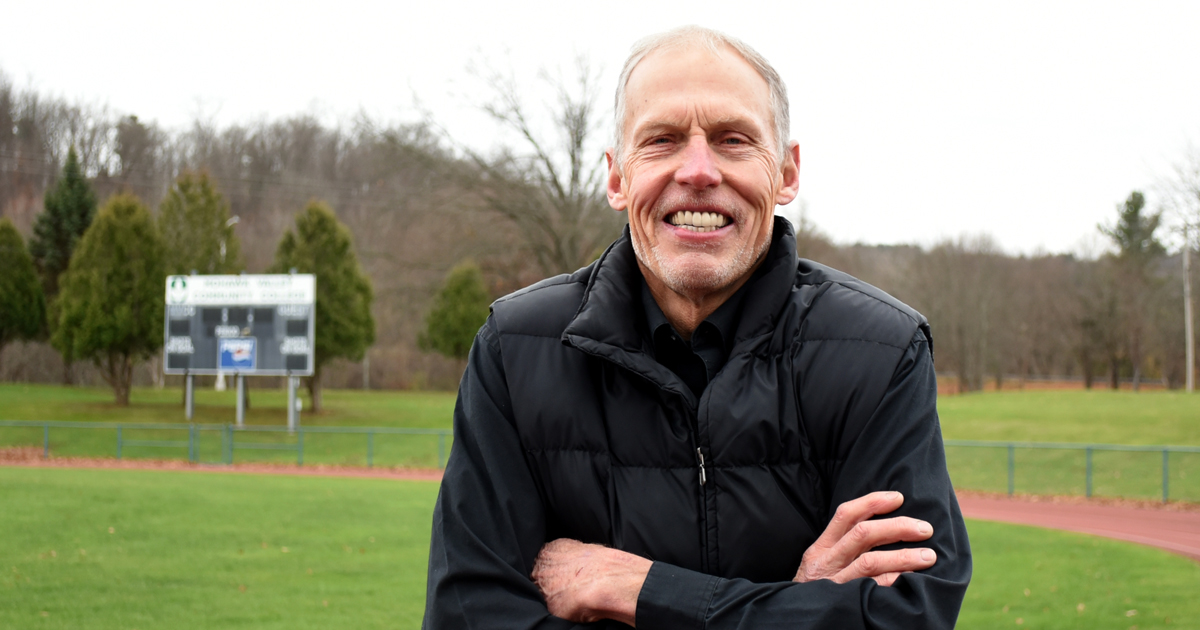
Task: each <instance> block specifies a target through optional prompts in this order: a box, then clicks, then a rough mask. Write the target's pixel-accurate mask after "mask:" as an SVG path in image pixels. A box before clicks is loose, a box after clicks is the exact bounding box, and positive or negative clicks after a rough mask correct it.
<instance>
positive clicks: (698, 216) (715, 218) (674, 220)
mask: <svg viewBox="0 0 1200 630" xmlns="http://www.w3.org/2000/svg"><path fill="white" fill-rule="evenodd" d="M671 224H672V225H677V226H679V227H681V228H684V229H687V230H691V231H692V232H702V233H703V232H712V231H713V230H716V229H719V228H723V227H725V226H726V225H729V218H728V217H726V216H725V215H723V214H718V213H716V212H691V211H689V210H683V211H681V212H676V213H675V214H673V215H671Z"/></svg>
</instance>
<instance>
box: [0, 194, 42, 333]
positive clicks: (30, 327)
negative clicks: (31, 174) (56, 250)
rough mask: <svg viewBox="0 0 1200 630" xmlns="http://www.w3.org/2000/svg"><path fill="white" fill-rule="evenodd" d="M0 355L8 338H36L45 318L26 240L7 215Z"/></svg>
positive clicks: (1, 236) (0, 247)
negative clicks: (26, 247)
mask: <svg viewBox="0 0 1200 630" xmlns="http://www.w3.org/2000/svg"><path fill="white" fill-rule="evenodd" d="M0 269H3V270H4V271H3V273H0V355H3V353H4V346H5V345H7V344H8V343H9V342H12V341H18V340H21V339H33V338H35V337H37V336H38V333H40V332H41V330H42V323H43V322H44V321H45V317H46V315H45V303H44V301H43V298H42V286H41V283H40V282H38V277H37V270H35V269H34V266H33V259H32V258H30V256H29V252H28V251H27V250H26V249H25V240H24V239H22V238H21V234H20V232H17V228H15V227H13V224H12V222H11V221H9V220H8V219H7V218H3V219H0Z"/></svg>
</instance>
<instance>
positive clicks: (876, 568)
mask: <svg viewBox="0 0 1200 630" xmlns="http://www.w3.org/2000/svg"><path fill="white" fill-rule="evenodd" d="M935 562H937V553H935V552H934V551H933V550H932V549H896V550H894V551H871V552H868V553H864V554H863V555H861V556H859V557H858V559H857V560H855V561H854V562H852V563H850V566H848V567H846V568H845V569H842V571H841V572H839V573H838V574H837V575H835V576H833V581H834V582H837V583H839V584H843V583H846V582H849V581H850V580H856V579H858V578H864V577H866V578H883V580H884V581H887V580H888V578H887V576H888V574H891V573H895V574H899V573H905V572H908V571H920V570H922V569H928V568H929V567H931V566H933V564H934V563H935ZM895 581H896V578H895V577H892V578H890V581H888V583H887V584H884V582H883V581H881V580H879V579H876V582H879V583H880V584H883V585H884V586H890V585H891V583H892V582H895Z"/></svg>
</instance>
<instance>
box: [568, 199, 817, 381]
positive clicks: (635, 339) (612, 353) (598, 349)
mask: <svg viewBox="0 0 1200 630" xmlns="http://www.w3.org/2000/svg"><path fill="white" fill-rule="evenodd" d="M773 230H774V231H773V235H772V241H771V247H770V249H769V250H768V251H767V256H766V260H764V261H763V267H762V268H761V269H760V271H761V273H757V274H755V275H756V277H755V278H753V279H751V280H750V282H752V283H753V284H752V285H751V286H749V287H748V290H747V292H746V296H745V300H746V301H745V304H744V305H743V306H742V316H741V320H740V321H739V322H738V324H737V327H736V332H735V333H734V342H733V353H731V355H730V356H731V357H732V356H733V354H736V353H737V352H738V348H739V346H742V345H744V343H743V342H745V341H747V340H750V339H755V338H758V337H760V336H762V335H769V334H770V333H771V332H773V331H774V328H775V323H776V321H777V319H778V317H779V313H780V311H781V310H782V309H783V306H784V304H785V303H786V301H787V298H788V295H789V294H790V292H791V289H792V286H793V284H794V283H795V281H796V265H797V262H798V258H797V256H796V237H795V234H794V233H793V231H792V224H791V223H790V222H788V221H787V220H786V219H783V218H782V217H775V225H774V227H773ZM640 290H641V269H640V268H638V264H637V258H636V256H635V255H634V253H633V244H632V242H631V241H630V236H629V226H628V225H627V226H625V229H624V230H623V232H622V234H621V238H619V239H617V240H616V241H615V242H614V243H613V244H612V245H610V246H609V247H608V249H607V250H605V252H604V254H602V255H601V256H600V259H599V260H597V261H596V263H595V264H594V265H593V266H592V270H591V274H590V275H589V277H588V280H587V286H586V288H585V289H584V293H583V300H582V301H581V303H580V305H579V310H578V311H577V312H576V314H575V317H574V318H573V319H572V320H571V323H570V324H568V325H567V328H566V329H565V330H564V331H563V334H562V341H563V343H564V344H567V345H570V346H573V347H575V348H578V349H579V350H581V351H583V352H587V353H588V354H592V355H595V356H598V357H601V358H604V359H607V360H609V361H612V362H613V363H616V364H618V365H621V366H622V367H625V368H626V369H629V370H632V371H634V372H636V373H638V374H641V375H642V376H644V377H645V378H647V379H649V380H650V381H652V382H654V383H655V384H657V385H658V386H660V387H662V388H663V389H667V390H671V391H675V392H676V393H679V394H680V395H682V396H684V397H685V398H687V399H688V400H689V401H690V402H691V403H692V404H693V405H694V404H695V397H694V396H693V395H692V392H691V390H689V389H688V388H687V386H686V385H684V384H683V382H682V381H681V380H680V379H679V377H677V376H676V375H675V374H674V373H673V372H671V371H670V370H668V369H667V368H665V367H663V366H662V365H660V364H659V363H658V362H657V361H655V360H654V359H653V357H652V356H651V355H650V353H649V344H650V343H651V341H650V339H648V338H647V333H646V332H645V330H644V329H645V326H644V325H643V324H642V321H641V320H642V314H641V305H640V303H639V299H640V298H639V294H640Z"/></svg>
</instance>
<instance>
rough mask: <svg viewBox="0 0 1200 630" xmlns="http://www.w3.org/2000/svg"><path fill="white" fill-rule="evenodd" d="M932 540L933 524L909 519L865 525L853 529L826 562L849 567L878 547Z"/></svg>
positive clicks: (827, 556)
mask: <svg viewBox="0 0 1200 630" xmlns="http://www.w3.org/2000/svg"><path fill="white" fill-rule="evenodd" d="M931 536H933V527H931V526H930V525H929V523H926V522H925V521H922V520H918V519H915V518H909V517H907V516H897V517H894V518H884V519H879V520H877V521H863V522H861V523H859V524H857V525H855V526H854V527H852V528H850V531H849V532H846V535H845V536H842V539H841V540H839V541H838V542H837V543H836V544H834V545H833V546H832V547H831V548H829V549H828V550H827V552H826V554H827V555H826V559H825V562H826V563H827V564H829V565H831V566H837V567H845V566H849V565H850V563H851V562H853V561H854V559H855V558H858V557H859V556H861V555H863V554H865V553H867V552H868V551H870V550H872V549H875V548H876V547H882V546H883V545H890V544H892V543H897V542H917V541H920V540H929V538H930V537H931Z"/></svg>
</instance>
